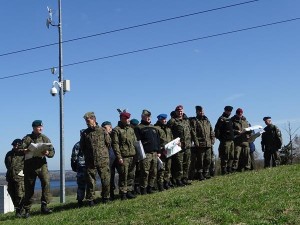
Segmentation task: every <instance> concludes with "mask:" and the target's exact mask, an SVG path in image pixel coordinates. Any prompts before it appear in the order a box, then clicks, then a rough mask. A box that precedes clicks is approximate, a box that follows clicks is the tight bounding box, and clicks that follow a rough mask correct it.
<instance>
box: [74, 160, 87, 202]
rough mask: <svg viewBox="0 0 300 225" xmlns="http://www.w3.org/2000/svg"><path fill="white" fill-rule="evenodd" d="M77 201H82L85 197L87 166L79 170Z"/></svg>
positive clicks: (77, 176)
mask: <svg viewBox="0 0 300 225" xmlns="http://www.w3.org/2000/svg"><path fill="white" fill-rule="evenodd" d="M76 178H77V198H76V199H77V200H78V201H82V200H83V199H84V197H85V190H86V183H87V182H86V168H85V166H81V167H78V170H77V175H76Z"/></svg>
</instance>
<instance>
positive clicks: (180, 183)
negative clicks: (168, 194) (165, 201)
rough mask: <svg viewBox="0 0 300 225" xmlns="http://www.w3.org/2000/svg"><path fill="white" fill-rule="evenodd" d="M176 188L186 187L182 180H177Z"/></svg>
mask: <svg viewBox="0 0 300 225" xmlns="http://www.w3.org/2000/svg"><path fill="white" fill-rule="evenodd" d="M176 186H177V187H183V186H185V185H184V184H183V183H182V182H181V180H179V179H177V180H176Z"/></svg>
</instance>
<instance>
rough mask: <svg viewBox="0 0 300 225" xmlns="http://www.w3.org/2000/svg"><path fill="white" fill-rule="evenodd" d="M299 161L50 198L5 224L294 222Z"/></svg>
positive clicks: (298, 216)
mask: <svg viewBox="0 0 300 225" xmlns="http://www.w3.org/2000/svg"><path fill="white" fill-rule="evenodd" d="M299 177H300V165H293V166H281V167H277V168H272V169H266V170H260V171H258V172H246V173H238V174H232V175H228V176H222V177H215V178H213V179H210V180H207V181H202V182H198V181H197V182H194V183H193V185H191V186H187V187H184V188H176V189H172V190H169V191H165V192H161V193H155V194H153V195H146V196H138V198H136V199H134V200H128V201H122V202H121V201H119V200H117V201H114V202H112V203H109V204H107V205H103V204H99V205H97V206H95V207H93V208H89V207H85V208H81V209H73V207H76V204H75V202H73V203H67V204H64V205H60V204H52V205H51V206H52V207H53V208H54V211H55V213H53V214H52V215H47V216H40V215H39V213H38V212H33V214H34V215H32V217H31V218H29V219H27V220H25V219H15V218H14V214H12V213H8V214H5V215H1V216H0V223H4V222H5V224H57V225H58V224H148V225H149V224H239V225H242V224H255V225H257V224H300V197H299V196H300V179H299Z"/></svg>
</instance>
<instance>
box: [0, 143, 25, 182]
mask: <svg viewBox="0 0 300 225" xmlns="http://www.w3.org/2000/svg"><path fill="white" fill-rule="evenodd" d="M24 158H25V157H24V152H22V151H16V150H14V149H12V150H11V151H9V152H7V154H6V156H5V161H4V162H5V166H6V169H7V172H6V180H7V181H10V180H20V179H23V176H20V175H19V173H20V172H21V171H22V170H23V169H24Z"/></svg>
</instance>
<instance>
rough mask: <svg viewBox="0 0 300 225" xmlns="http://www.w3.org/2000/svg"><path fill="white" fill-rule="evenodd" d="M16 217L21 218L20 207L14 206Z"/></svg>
mask: <svg viewBox="0 0 300 225" xmlns="http://www.w3.org/2000/svg"><path fill="white" fill-rule="evenodd" d="M16 217H17V218H21V217H22V209H20V208H16Z"/></svg>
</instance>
